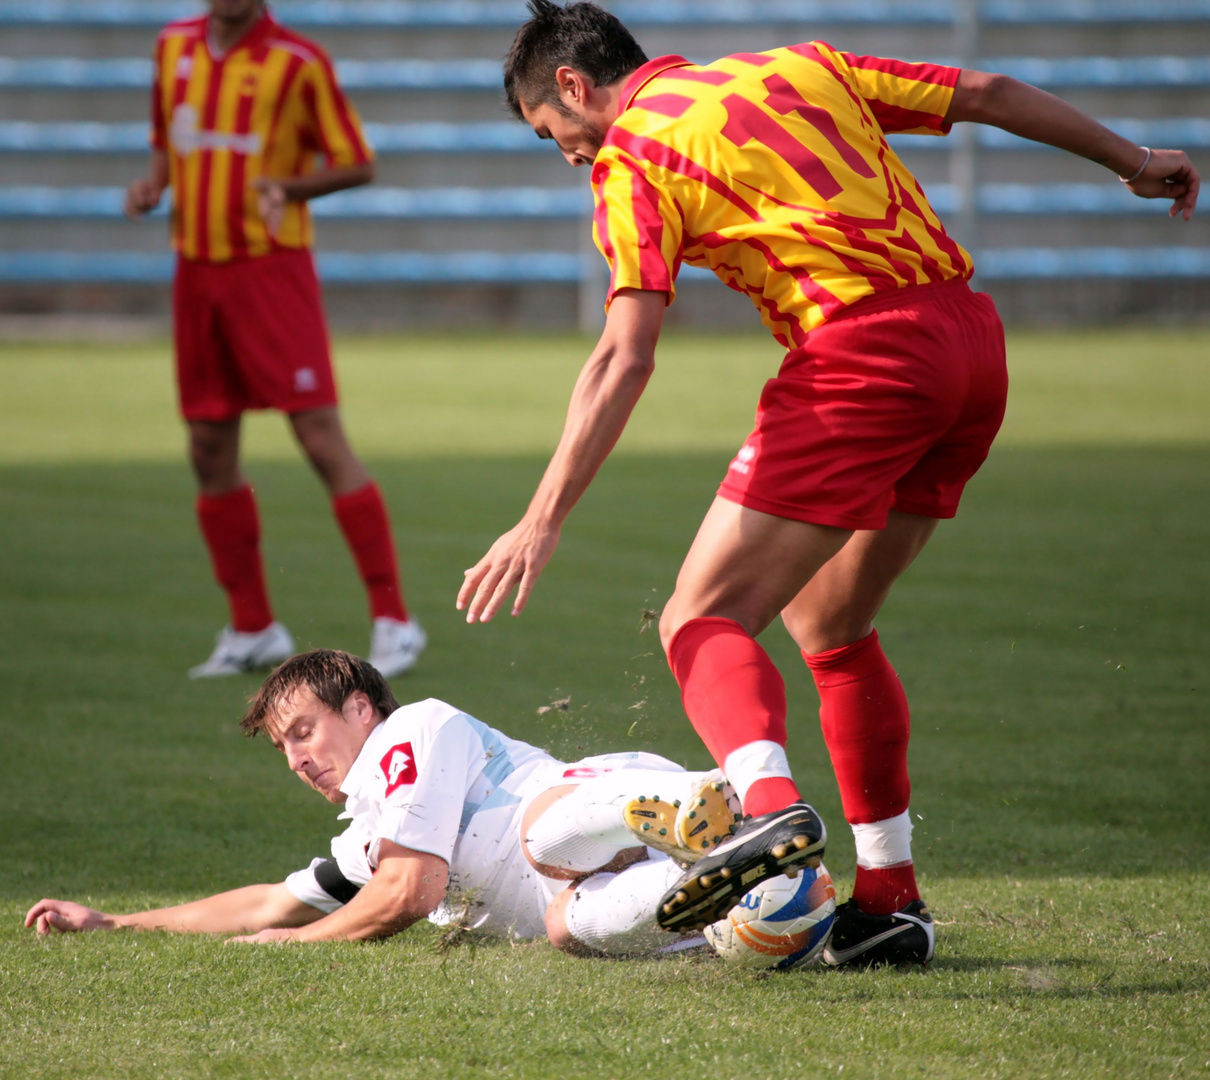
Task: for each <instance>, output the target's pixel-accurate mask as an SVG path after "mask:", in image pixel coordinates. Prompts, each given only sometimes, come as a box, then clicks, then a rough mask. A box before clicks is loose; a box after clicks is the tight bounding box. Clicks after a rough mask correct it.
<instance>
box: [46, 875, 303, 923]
mask: <svg viewBox="0 0 1210 1080" xmlns="http://www.w3.org/2000/svg"><path fill="white" fill-rule="evenodd" d="M322 917H323V912H322V911H317V910H316V909H315V908H313V907H311V906H310V905H309V904H304V903H303V902H302V901H301V900H299V899H298V898H297V897H295V896H294V894H293V893H291V892H290V890H289V889H287V888H286V886H285V885H283V884H280V883H279V884H276V885H248V886H245V887H244V888H242V889H232V890H230V891H229V892H223V893H218V894H216V895H215V896H207V897H205V898H204V899H202V900H192V901H190V902H189V903H187V904H177V905H176V906H174V907H167V908H156V909H154V910H152V911H139V912H135V913H134V914H131V915H107V914H105V913H104V912H100V911H94V910H93V909H92V908H86V907H84V906H83V905H81V904H73V903H71V902H70V901H65V900H40V901H39V902H38V903H37V904H35V905H34V906H33V907H32V908H30V910H29V913H28V914H27V915H26V916H25V925H26V926H32V927H36V929H37V931H38V933H39V934H49V933H52V932H53V931H56V930H57V931H60V932H62V933H73V932H77V931H82V930H121V929H124V928H129V929H134V930H169V931H172V932H173V933H178V934H238V933H249V932H256V931H260V930H264V929H266V928H268V927H296V926H305V925H306V924H307V923H309V922H314V921H315V920H316V919H320V918H322Z"/></svg>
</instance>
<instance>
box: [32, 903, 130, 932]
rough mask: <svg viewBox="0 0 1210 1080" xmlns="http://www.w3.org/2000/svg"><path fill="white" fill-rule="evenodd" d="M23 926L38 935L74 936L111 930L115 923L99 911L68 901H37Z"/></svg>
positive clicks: (115, 925)
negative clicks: (30, 928) (92, 931)
mask: <svg viewBox="0 0 1210 1080" xmlns="http://www.w3.org/2000/svg"><path fill="white" fill-rule="evenodd" d="M25 925H26V926H32V927H35V928H36V929H37V931H38V933H39V934H52V933H55V932H58V933H60V934H75V933H79V932H81V931H83V930H113V929H115V928H116V927H117V925H118V924H117V922H116V921H115V920H114V919H112V918H111V917H110V916H108V915H105V914H103V913H102V912H100V911H94V910H93V909H92V908H87V907H85V906H84V905H83V904H73V903H72V902H71V901H70V900H39V901H38V902H37V903H36V904H35V905H34V906H33V907H32V908H30V909H29V911H28V913H27V914H26V916H25Z"/></svg>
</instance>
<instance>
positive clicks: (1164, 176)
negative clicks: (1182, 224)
mask: <svg viewBox="0 0 1210 1080" xmlns="http://www.w3.org/2000/svg"><path fill="white" fill-rule="evenodd" d="M1126 186H1127V187H1128V188H1130V190H1131V191H1133V192H1134V193H1135V194H1136V195H1138V196H1139V197H1140V198H1144V199H1171V200H1172V206H1170V207H1169V208H1168V216H1169V217H1176V216H1177V215H1178V214H1179V215H1180V216H1181V217H1183V218H1184V219H1185V220H1186V221H1188V220H1189V219H1190V218H1191V217H1193V210H1194V207H1196V206H1197V195H1198V189H1199V188H1200V187H1201V177H1200V176H1199V175H1198V172H1197V169H1196V168H1195V167H1194V164H1193V162H1191V161H1190V160H1189V155H1188V154H1186V153H1185V152H1184V151H1183V150H1152V151H1151V157H1150V158H1149V159H1148V161H1147V167H1146V168H1145V169H1144V170H1143V174H1142V175H1141V176H1140V177H1139V178H1138V179H1137V180H1132V181H1131V182H1130V183H1129V184H1127V185H1126Z"/></svg>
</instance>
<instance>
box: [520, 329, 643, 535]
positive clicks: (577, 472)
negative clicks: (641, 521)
mask: <svg viewBox="0 0 1210 1080" xmlns="http://www.w3.org/2000/svg"><path fill="white" fill-rule="evenodd" d="M654 363H655V361H654V357H653V356H651V355H648V354H645V353H636V352H634V351H632V349H628V348H627V347H626V346H625V345H616V344H612V343H606V342H602V344H600V345H598V346H597V348H596V350H595V351H594V352H593V354H592V356H591V357H589V360H588V363H587V364H585V366H584V369H583V370H582V371H581V372H580V377H579V379H577V380H576V386H575V390H574V391H573V392H572V396H571V403H570V405H569V406H568V410H567V420H566V422H565V424H564V427H563V435H562V437H561V438H560V440H559V445H558V447H557V449H556V450H555V453H554V455H553V456H552V458H551V460H550V464H549V465H548V466H547V468H546V473H545V474H544V475H543V477H542V482H541V483H540V484H539V485H538V490H537V491H536V492H535V494H534V497H533V499H532V500H531V502H530V507H529V512H530V513H531V514H536V515H538V516H540V517H542V518H543V519H544V520H546V521H550V522H552V523H554V524H556V525H561V524H562V523H563V520H564V519H565V518H566V517H567V515H568V514H569V513H570V512H571V509H572V507H573V506H575V504H576V503H577V502H578V501H579V500H580V497H581V496H582V495H583V494H584V492H585V490H587V488H588V485H589V484H590V483H591V482H592V479H593V477H594V476H596V474H597V471H598V470H599V469H600V467H601V465H602V464H603V463H604V462H605V459H606V458H607V457H608V456H609V454H610V452H611V451H612V450H613V448H614V446H615V445H617V441H618V439H619V438H621V436H622V432H623V431H624V430H625V428H626V423H627V421H628V420H629V419H630V414H631V413H632V412H633V411H634V407H635V405H636V404H637V403H638V400H639V398H640V397H641V396H642V393H643V390H644V389H645V388H646V386H647V381H648V379H650V378H651V372H652V369H653V368H654Z"/></svg>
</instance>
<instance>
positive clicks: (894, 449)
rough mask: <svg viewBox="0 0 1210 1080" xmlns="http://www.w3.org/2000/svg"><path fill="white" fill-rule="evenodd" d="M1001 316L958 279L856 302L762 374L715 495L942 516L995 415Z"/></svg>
mask: <svg viewBox="0 0 1210 1080" xmlns="http://www.w3.org/2000/svg"><path fill="white" fill-rule="evenodd" d="M1007 395H1008V369H1007V366H1006V363H1005V357H1004V327H1003V326H1002V325H1001V323H1000V317H999V316H998V315H997V314H996V308H995V305H994V304H993V303H992V300H991V297H989V296H986V295H985V294H983V293H974V292H971V290H970V288H969V287H968V286H967V284H966V283H965V282H963V281H951V282H942V283H938V284H932V285H918V286H911V287H908V288H906V289H901V290H898V291H896V292H895V293H894V294H890V295H887V294H883V295H880V296H872V297H867V298H866V299H864V300H859V301H858V302H857V303H856V304H854V305H853V306H852V307H851V308H849V309H848V310H846V311H845V312H844V313H843V314H842V315H840V316H838V317H837V318H834V319H832V320H831V321H830V322H828V323H825V324H824V325H823V326H821V327H820V328H819V329H818V330H814V331H812V332H811V334H810V335H809V336H808V338H807V342H806V344H805V346H804V347H803V348H801V349H795V350H794V351H793V352H791V353H789V354H788V355H787V356H786V359H785V361H784V362H783V364H782V366H781V370H780V371H779V372H778V375H777V378H775V379H770V380H769V382H768V383H766V384H765V389H764V392H763V393H762V394H761V398H760V405H759V407H758V408H757V411H756V428H755V430H754V431H753V432H752V434H751V435H750V436H748V439H747V441H746V442H745V443H744V445H743V447H742V448H741V449H740V452H739V453H738V454H737V455H736V456H735V459H734V460H733V461H732V462H731V466H730V468H729V469H728V470H727V478H726V479H725V480H724V481H723V484H722V486H721V487H720V488H719V495H721V496H722V497H723V498H725V499H729V500H730V501H732V502H737V503H739V504H740V505H741V506H747V507H751V508H752V509H753V510H760V511H763V512H764V513H766V514H773V515H775V516H777V517H784V518H793V519H795V520H797V521H809V522H813V523H814V524H817V525H834V526H837V527H839V528H842V529H881V528H884V527H885V526H886V521H887V513H888V511H889V510H890V509H891V508H892V507H893V508H895V509H897V510H903V511H905V512H907V513H909V514H922V515H925V516H927V517H935V518H950V517H953V516H954V514H955V513H956V512H957V510H958V501H959V499H960V498H961V497H962V489H963V488H964V487H965V486H966V482H967V481H968V480H969V479H970V478H971V477H972V476H974V475H975V473H976V472H977V471H978V469H979V466H980V465H982V464H983V461H984V459H985V458H986V457H987V452H988V450H989V449H990V447H991V444H992V440H993V439H994V438H995V436H996V432H997V431H998V430H999V429H1000V422H1001V421H1002V420H1003V419H1004V404H1005V399H1006V397H1007Z"/></svg>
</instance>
